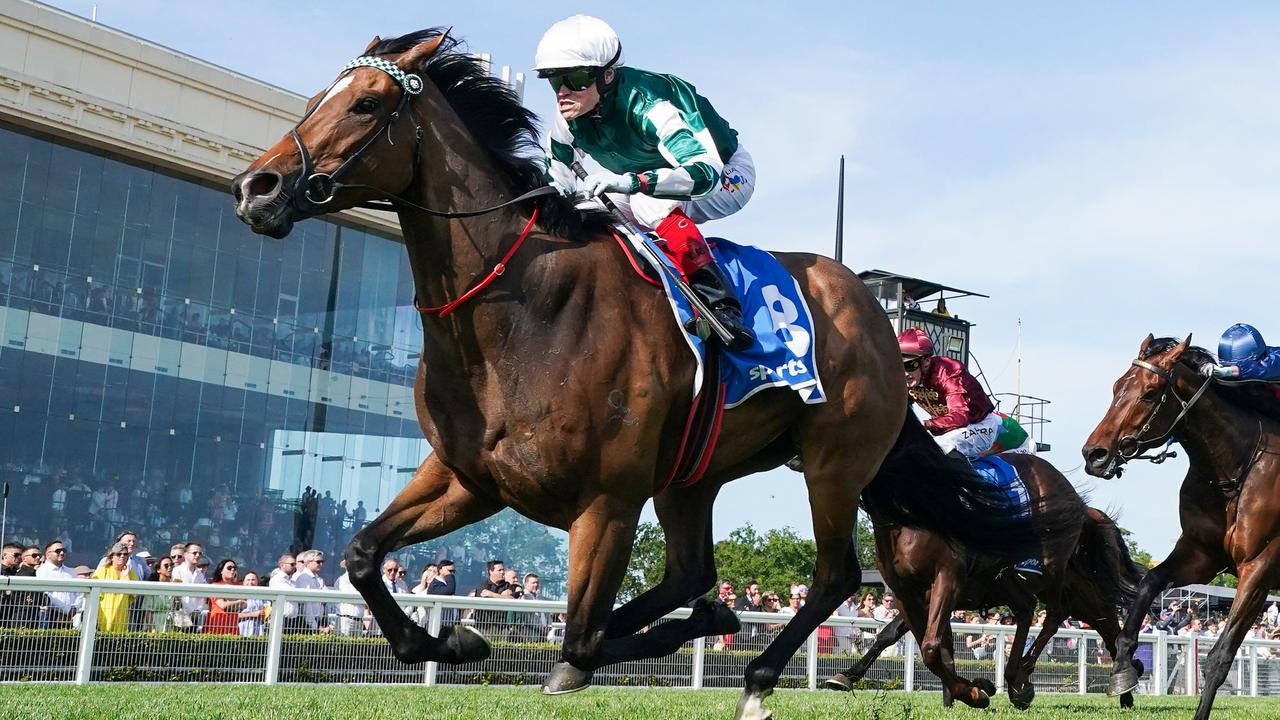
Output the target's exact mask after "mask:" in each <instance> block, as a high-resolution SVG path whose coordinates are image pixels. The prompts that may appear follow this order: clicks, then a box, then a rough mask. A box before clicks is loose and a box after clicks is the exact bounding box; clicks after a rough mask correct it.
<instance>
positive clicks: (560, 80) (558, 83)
mask: <svg viewBox="0 0 1280 720" xmlns="http://www.w3.org/2000/svg"><path fill="white" fill-rule="evenodd" d="M547 80H548V81H549V82H550V83H551V89H552V90H555V91H556V92H560V88H562V87H567V88H569V89H570V90H572V91H573V92H582V91H583V90H586V89H587V88H589V87H591V86H592V85H595V84H596V71H595V70H593V69H589V68H584V69H580V70H570V71H568V72H565V73H560V74H558V75H551V76H549V77H547Z"/></svg>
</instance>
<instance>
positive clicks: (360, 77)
mask: <svg viewBox="0 0 1280 720" xmlns="http://www.w3.org/2000/svg"><path fill="white" fill-rule="evenodd" d="M422 35H423V38H422V40H421V42H417V43H416V44H413V45H412V46H411V47H407V48H400V51H399V52H388V53H386V54H382V55H379V54H370V53H377V52H378V51H377V48H379V46H383V45H385V43H383V42H382V40H381V39H380V38H377V37H375V38H374V39H373V41H372V42H370V43H369V46H368V47H366V48H365V54H364V55H362V56H360V57H359V58H356V59H355V60H353V61H351V62H350V63H348V64H347V67H346V68H344V69H343V71H342V72H341V73H340V74H339V75H338V77H337V78H336V79H335V80H334V81H333V82H332V83H331V84H330V85H329V86H328V87H327V88H325V89H324V90H323V91H321V92H320V93H318V94H316V95H315V96H314V97H312V98H311V100H310V101H309V102H308V103H307V111H306V113H305V114H304V115H303V116H302V119H301V120H299V121H298V124H297V125H295V126H294V128H293V130H292V131H290V133H289V134H288V135H285V136H284V137H283V138H281V139H280V141H279V142H277V143H276V144H275V145H274V146H272V147H271V148H270V149H268V150H267V151H266V152H265V153H263V154H262V156H261V157H259V158H258V159H257V160H254V161H253V163H252V164H251V165H249V168H248V169H247V170H245V171H244V172H243V173H241V174H240V175H238V176H236V178H235V179H234V180H232V193H233V194H234V195H235V198H236V215H238V216H239V217H240V219H241V220H243V221H244V222H245V223H247V224H248V225H249V226H250V227H252V228H253V231H254V232H257V233H261V234H263V235H270V236H271V237H274V238H282V237H284V236H285V235H288V234H289V231H290V230H292V229H293V223H294V222H296V221H298V220H303V219H306V218H308V217H312V216H315V215H322V214H326V213H332V212H337V211H339V210H345V209H347V208H350V207H354V206H356V205H359V204H360V203H363V202H367V201H369V200H374V199H381V198H385V197H388V196H391V195H398V194H400V193H402V192H403V191H404V190H405V188H407V187H408V186H409V185H410V184H411V183H412V182H413V181H414V179H415V177H416V173H417V160H418V158H417V154H418V152H419V149H420V142H421V132H422V130H421V125H420V123H419V119H418V117H417V116H416V115H415V114H414V103H415V100H416V98H417V96H418V95H419V94H420V93H421V92H422V90H423V87H424V80H423V78H422V76H421V75H419V74H418V72H419V70H418V68H419V67H420V66H421V64H422V63H423V62H424V61H426V60H427V59H428V58H430V57H431V56H432V55H433V54H434V53H436V51H437V50H439V49H440V46H441V43H443V42H445V38H446V35H445V34H441V33H423V34H422Z"/></svg>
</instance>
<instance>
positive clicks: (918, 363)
mask: <svg viewBox="0 0 1280 720" xmlns="http://www.w3.org/2000/svg"><path fill="white" fill-rule="evenodd" d="M928 362H929V358H926V357H909V356H906V355H903V356H902V371H903V373H905V374H906V376H907V388H908V389H910V388H913V387H916V386H917V385H919V384H920V380H921V379H922V378H923V377H924V370H925V366H926V364H927V363H928Z"/></svg>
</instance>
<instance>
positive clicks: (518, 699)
mask: <svg viewBox="0 0 1280 720" xmlns="http://www.w3.org/2000/svg"><path fill="white" fill-rule="evenodd" d="M737 697H738V694H737V693H736V692H731V691H725V690H702V691H696V692H695V691H688V690H643V689H635V690H606V689H598V688H593V689H589V690H586V691H584V692H580V693H577V694H574V695H567V696H561V697H554V698H549V697H543V696H542V695H539V694H538V692H537V691H536V690H534V689H532V688H509V687H491V688H425V687H416V688H404V687H393V688H385V687H368V686H364V687H353V686H341V685H334V686H329V685H323V686H322V685H280V686H276V687H272V688H268V687H264V686H255V685H229V684H173V685H169V684H155V685H142V684H130V683H103V684H98V685H91V686H85V687H75V686H63V685H43V684H31V685H3V686H0V717H3V718H5V719H6V720H27V719H30V720H63V719H69V718H94V719H95V720H112V719H115V718H119V719H120V720H135V719H137V720H152V719H154V718H173V720H205V719H208V720H231V719H238V718H279V719H280V720H311V719H312V718H359V719H362V720H363V719H370V720H372V719H375V718H376V719H378V720H382V719H384V718H385V719H387V720H400V719H403V720H435V719H437V718H439V719H440V720H446V719H447V720H508V719H512V720H516V719H520V720H524V719H529V720H544V719H547V718H564V719H565V720H597V719H598V720H629V719H631V718H636V719H637V720H639V719H641V718H644V719H646V720H647V719H648V718H677V719H678V720H704V719H705V720H713V719H714V720H729V718H731V717H732V715H733V708H734V705H735V703H736V701H737ZM939 697H940V696H939V695H938V694H936V693H910V694H908V693H887V694H886V693H881V694H877V693H874V692H870V691H867V692H859V693H856V694H852V695H850V694H848V693H835V692H829V691H820V692H807V691H803V690H782V691H779V692H777V693H775V694H774V695H773V696H772V697H770V698H769V699H768V700H767V701H766V703H765V706H766V707H768V708H770V709H771V710H773V712H774V717H776V718H777V719H778V720H808V719H809V718H839V719H840V720H845V719H846V718H868V719H874V720H933V719H935V718H966V717H969V718H979V717H980V718H984V720H985V719H991V720H995V719H996V718H1019V719H1020V720H1047V719H1049V718H1078V719H1079V720H1105V719H1107V718H1116V719H1119V718H1124V719H1125V720H1147V719H1148V718H1152V719H1164V718H1180V719H1183V718H1190V717H1191V716H1192V714H1193V713H1194V711H1195V698H1182V697H1180V698H1170V697H1164V698H1153V697H1142V696H1139V697H1138V698H1137V707H1136V708H1135V711H1133V712H1125V713H1122V712H1121V711H1120V710H1119V707H1118V706H1117V704H1116V702H1115V701H1113V700H1110V699H1108V698H1105V697H1101V696H1089V697H1083V698H1081V697H1077V696H1072V695H1047V694H1046V695H1041V696H1040V697H1038V698H1036V701H1035V704H1034V705H1033V706H1032V708H1031V710H1029V711H1027V712H1020V711H1018V710H1015V709H1013V707H1012V706H1011V705H1009V702H1008V699H1007V698H1006V697H1003V696H1002V697H999V698H996V699H995V700H994V701H993V702H992V707H991V709H990V710H988V711H985V712H979V711H975V710H971V709H969V708H965V707H961V706H957V707H956V708H955V709H953V710H950V711H947V710H944V709H943V708H942V707H941V705H940V699H939ZM1213 717H1214V718H1215V720H1218V719H1222V720H1235V719H1238V720H1265V719H1267V718H1280V698H1277V699H1266V698H1228V697H1223V698H1219V700H1218V702H1217V703H1216V707H1215V708H1214V713H1213Z"/></svg>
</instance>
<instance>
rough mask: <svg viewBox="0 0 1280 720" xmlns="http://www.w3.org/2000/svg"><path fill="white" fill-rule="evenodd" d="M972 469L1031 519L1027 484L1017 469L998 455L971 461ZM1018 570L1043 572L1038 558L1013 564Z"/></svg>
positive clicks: (1010, 503)
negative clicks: (1002, 492) (1001, 491)
mask: <svg viewBox="0 0 1280 720" xmlns="http://www.w3.org/2000/svg"><path fill="white" fill-rule="evenodd" d="M973 469H974V470H976V471H977V472H978V475H980V476H982V478H983V479H984V480H986V481H987V482H988V483H990V484H992V485H995V486H996V487H998V488H1000V489H1002V490H1004V492H1005V494H1006V496H1007V497H1008V498H1009V505H1008V506H1009V507H1020V508H1022V509H1023V512H1022V514H1021V517H1023V518H1025V519H1026V520H1027V521H1028V522H1029V521H1030V520H1031V495H1030V494H1029V493H1028V492H1027V486H1026V484H1025V483H1023V482H1022V478H1020V477H1018V471H1017V470H1016V469H1015V468H1014V467H1013V466H1012V465H1010V464H1009V463H1007V462H1005V461H1004V460H1003V459H1001V458H1000V457H999V456H998V455H988V456H986V457H980V458H978V459H976V460H974V461H973ZM1013 567H1014V569H1015V570H1017V571H1019V572H1026V573H1034V574H1036V575H1040V574H1042V573H1043V572H1044V570H1043V568H1042V567H1041V563H1040V558H1029V559H1027V560H1023V561H1022V562H1020V563H1018V564H1016V565H1014V566H1013Z"/></svg>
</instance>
